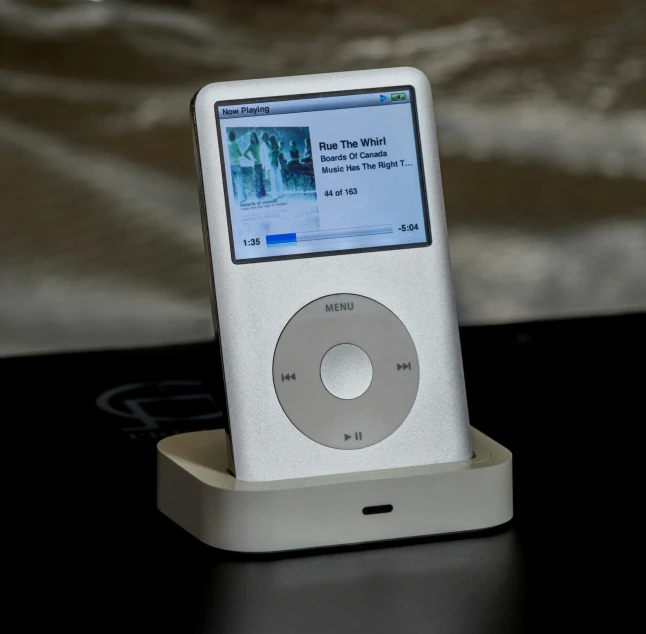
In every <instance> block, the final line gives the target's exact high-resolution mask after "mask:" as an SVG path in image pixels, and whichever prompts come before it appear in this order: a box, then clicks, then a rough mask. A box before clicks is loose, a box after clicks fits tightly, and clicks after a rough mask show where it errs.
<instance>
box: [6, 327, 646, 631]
mask: <svg viewBox="0 0 646 634" xmlns="http://www.w3.org/2000/svg"><path fill="white" fill-rule="evenodd" d="M645 326H646V316H644V315H628V316H614V317H597V318H590V319H572V320H565V321H556V322H542V323H532V324H522V325H508V326H490V327H471V328H463V329H462V330H461V336H462V345H463V356H464V364H465V373H466V379H467V391H468V398H469V410H470V416H471V422H472V424H473V425H474V426H475V427H477V428H479V429H481V430H482V431H484V432H485V433H486V434H488V435H490V436H492V437H493V438H495V439H496V440H497V441H498V442H500V443H502V444H503V445H505V446H506V447H508V448H509V449H510V450H511V451H512V452H513V454H514V504H515V517H514V519H513V520H512V522H510V523H509V524H508V525H505V526H502V527H499V528H497V529H494V530H488V531H484V532H480V533H473V534H465V535H461V536H454V537H450V538H432V539H416V540H405V541H401V542H395V543H388V544H382V545H377V546H374V545H373V546H370V547H368V546H360V547H348V548H335V549H327V550H318V551H306V552H300V553H294V554H283V555H264V556H243V555H236V554H233V553H226V552H222V551H217V550H215V549H211V548H209V547H207V546H204V545H203V544H201V543H199V542H198V541H197V540H195V539H194V538H192V537H191V536H190V535H188V534H187V533H185V532H184V531H182V530H181V529H180V528H178V527H177V526H175V525H174V524H173V523H172V522H171V521H170V520H168V519H167V518H166V517H164V516H163V515H161V514H160V513H159V512H158V511H157V510H156V507H155V460H156V453H155V446H156V443H157V442H158V441H159V439H161V438H163V437H164V436H166V435H169V434H174V433H178V432H183V431H192V430H198V429H205V428H214V427H221V426H222V425H223V424H224V420H225V418H224V417H225V413H224V412H223V410H222V408H223V398H222V382H221V376H220V363H219V358H218V351H217V347H216V345H215V344H214V343H213V342H205V343H202V344H195V345H188V346H177V347H169V348H158V349H142V350H130V351H108V352H94V353H82V354H68V355H57V356H42V357H23V358H14V359H4V360H2V361H0V372H1V373H2V374H1V376H2V378H3V385H4V404H5V407H4V413H5V415H4V416H3V421H4V424H5V443H4V448H5V457H6V460H5V472H8V477H7V478H6V480H5V482H6V485H5V487H4V489H5V501H6V504H7V507H6V508H9V507H10V508H11V509H12V511H13V510H14V509H15V511H16V512H15V514H14V513H12V514H11V518H12V520H13V521H11V522H6V525H7V524H10V525H11V527H12V528H13V530H14V531H15V533H16V536H17V537H19V538H21V542H20V543H22V544H31V546H33V547H38V551H39V552H40V553H41V554H40V555H39V557H37V558H31V557H30V558H27V559H25V560H24V561H23V562H22V563H21V564H20V568H21V574H22V575H23V576H24V575H27V576H28V577H29V579H30V580H31V583H32V584H34V586H33V588H34V589H33V596H34V597H35V598H36V599H38V601H36V602H35V603H33V605H34V606H37V605H41V604H40V603H39V601H40V599H39V597H41V596H43V597H45V596H49V597H52V596H56V597H57V605H58V607H59V610H60V608H61V605H62V606H63V608H62V609H63V613H66V612H65V611H66V610H67V611H68V612H69V613H72V612H77V611H78V610H81V611H83V610H85V611H86V612H88V614H89V615H90V616H89V617H88V618H89V619H90V620H89V621H88V622H87V629H88V630H90V631H92V630H94V629H96V627H97V624H98V626H100V625H103V624H105V623H107V621H108V619H109V620H111V621H114V622H115V623H116V624H117V626H118V627H119V628H120V629H121V630H122V631H123V630H125V631H131V630H132V631H134V630H137V631H140V630H142V629H144V630H146V631H153V630H154V629H157V630H160V629H161V630H163V631H177V632H182V633H186V634H193V633H198V632H213V633H215V632H218V633H219V632H235V633H236V634H244V633H246V632H254V633H255V632H263V633H264V632H281V633H282V632H284V633H291V632H307V633H318V632H326V633H327V632H334V633H335V634H338V633H341V632H374V633H381V632H384V633H386V632H387V633H389V634H392V633H393V632H438V633H444V632H496V633H499V634H501V633H504V632H524V631H548V630H549V631H552V630H559V631H560V630H561V629H563V630H565V629H567V630H569V631H583V630H587V629H589V628H590V627H592V626H598V625H599V624H600V623H601V622H602V619H603V618H612V623H613V627H612V629H616V628H618V627H619V625H620V622H621V621H620V619H621V616H622V615H625V614H626V612H625V611H624V610H621V609H617V606H619V605H620V602H618V601H617V600H615V599H610V597H611V596H614V594H615V593H616V592H619V593H622V592H623V588H624V587H625V586H626V584H627V583H628V581H627V580H628V577H627V576H625V575H624V574H623V573H622V572H621V571H620V569H621V568H622V567H623V568H626V567H628V568H634V567H635V566H637V561H636V557H637V550H636V541H635V538H634V535H635V533H637V534H639V532H640V530H641V528H640V524H638V523H637V521H638V520H637V517H638V510H639V506H640V504H641V502H640V500H641V499H643V493H642V492H641V489H640V487H639V460H640V459H641V453H642V452H643V448H642V447H641V436H638V434H639V433H640V427H641V425H643V423H644V420H645V417H644V414H643V411H642V408H641V401H642V394H643V390H644V388H643V382H644V371H643V359H644V352H645V351H646V350H645V346H644V334H643V333H644V327H645ZM7 467H9V469H8V471H7ZM640 479H641V480H643V477H641V478H640ZM10 544H11V542H10V541H5V546H8V545H10ZM16 550H17V551H18V552H23V553H24V552H31V548H30V549H27V550H25V549H22V550H21V549H20V548H18V547H16ZM617 564H621V565H619V566H618V565H617ZM72 570H73V571H74V574H73V577H74V581H75V583H74V584H73V588H74V589H73V590H72V589H70V590H63V588H62V587H61V582H60V579H62V577H65V576H69V575H71V571H72ZM45 580H47V581H45ZM67 587H68V586H65V588H67ZM71 587H72V586H70V588H71ZM90 605H92V606H93V607H92V609H91V610H90V608H89V606H90ZM34 609H36V607H34ZM84 613H85V612H84Z"/></svg>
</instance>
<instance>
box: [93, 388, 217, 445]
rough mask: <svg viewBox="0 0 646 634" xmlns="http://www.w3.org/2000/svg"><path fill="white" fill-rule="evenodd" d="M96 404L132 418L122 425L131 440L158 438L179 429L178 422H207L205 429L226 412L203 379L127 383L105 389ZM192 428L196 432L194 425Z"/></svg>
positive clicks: (110, 411)
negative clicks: (205, 385) (206, 386)
mask: <svg viewBox="0 0 646 634" xmlns="http://www.w3.org/2000/svg"><path fill="white" fill-rule="evenodd" d="M96 406H97V407H98V408H99V409H100V410H102V411H104V412H106V413H107V414H112V415H113V416H118V417H120V418H126V419H130V423H128V424H126V425H124V426H123V427H121V431H122V432H124V433H127V434H128V437H129V438H131V439H132V440H138V439H141V438H153V439H155V438H156V439H159V438H164V437H165V436H170V435H173V434H176V433H180V431H186V430H182V429H177V427H178V426H179V425H177V423H186V422H191V423H197V424H198V425H199V423H200V421H204V423H205V424H204V426H203V427H201V428H202V429H204V428H206V429H209V428H212V427H213V425H212V424H207V423H208V421H213V420H215V419H217V418H221V417H222V416H223V415H224V412H223V411H222V409H221V408H220V407H219V406H218V404H217V403H216V402H215V400H214V399H213V396H212V395H211V394H209V393H208V392H207V390H206V389H205V387H204V385H203V383H202V382H201V381H180V380H177V381H156V382H148V383H128V384H126V385H119V386H117V387H113V388H111V389H109V390H106V391H105V392H103V393H102V394H100V395H99V396H98V397H97V399H96ZM190 427H191V431H195V427H194V425H191V426H190Z"/></svg>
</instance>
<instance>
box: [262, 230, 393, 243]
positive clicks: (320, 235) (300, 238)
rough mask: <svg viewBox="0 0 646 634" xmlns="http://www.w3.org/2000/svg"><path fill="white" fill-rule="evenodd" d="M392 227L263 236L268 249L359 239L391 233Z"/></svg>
mask: <svg viewBox="0 0 646 634" xmlns="http://www.w3.org/2000/svg"><path fill="white" fill-rule="evenodd" d="M392 232H393V227H392V225H373V226H371V227H351V228H348V229H327V230H324V231H301V232H299V233H275V234H273V235H271V236H265V240H266V241H267V246H268V247H275V246H277V245H279V244H295V243H296V242H310V241H313V240H339V239H342V238H360V237H364V236H376V235H380V234H386V233H392Z"/></svg>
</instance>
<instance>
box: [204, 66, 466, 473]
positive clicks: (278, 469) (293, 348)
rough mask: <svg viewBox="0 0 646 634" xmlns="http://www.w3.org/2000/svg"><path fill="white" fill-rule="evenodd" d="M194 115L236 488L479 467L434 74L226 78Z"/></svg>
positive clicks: (399, 71) (208, 91)
mask: <svg viewBox="0 0 646 634" xmlns="http://www.w3.org/2000/svg"><path fill="white" fill-rule="evenodd" d="M192 114H193V123H194V131H195V149H196V157H197V163H198V173H199V176H200V182H201V190H202V198H201V202H202V218H203V226H204V235H205V244H206V251H207V255H208V257H209V271H210V275H211V280H212V292H213V295H212V300H213V310H214V317H215V316H217V323H218V326H219V333H220V349H221V356H222V367H223V372H224V379H225V387H226V397H227V408H228V414H229V429H228V433H229V440H230V448H231V455H232V462H233V464H232V470H233V471H234V473H235V475H236V477H237V478H239V479H241V480H246V481H268V480H283V479H289V478H300V477H310V476H320V475H329V474H336V473H349V472H358V471H368V470H376V469H391V468H397V467H408V466H415V465H427V464H433V463H441V462H453V461H460V460H468V459H469V458H470V457H471V441H470V433H469V419H468V412H467V404H466V395H465V388H464V378H463V372H462V359H461V353H460V341H459V336H458V325H457V318H456V309H455V300H454V295H453V284H452V280H451V267H450V261H449V249H448V242H447V233H446V220H445V216H444V203H443V198H442V184H441V178H440V168H439V160H438V152H437V141H436V136H435V124H434V117H433V103H432V97H431V89H430V86H429V83H428V80H427V79H426V77H425V76H424V75H423V74H422V73H421V72H420V71H418V70H415V69H413V68H393V69H386V70H370V71H358V72H347V73H332V74H325V75H309V76H303V77H283V78H277V79H264V80H252V81H238V82H225V83H217V84H210V85H208V86H205V87H204V88H202V89H201V90H200V91H199V92H198V93H197V94H196V95H195V97H194V99H193V103H192ZM213 363H214V364H216V363H218V360H217V359H213Z"/></svg>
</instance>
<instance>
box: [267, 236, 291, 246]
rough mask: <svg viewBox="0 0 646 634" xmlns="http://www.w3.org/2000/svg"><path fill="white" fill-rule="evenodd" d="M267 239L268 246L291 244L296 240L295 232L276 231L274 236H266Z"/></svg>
mask: <svg viewBox="0 0 646 634" xmlns="http://www.w3.org/2000/svg"><path fill="white" fill-rule="evenodd" d="M265 238H266V240H267V246H268V247H270V246H272V245H276V244H289V243H291V242H296V234H295V233H275V234H274V235H273V236H265Z"/></svg>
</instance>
